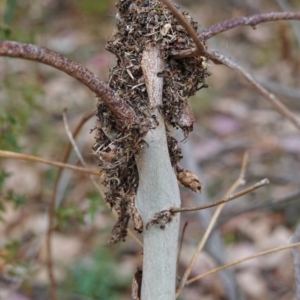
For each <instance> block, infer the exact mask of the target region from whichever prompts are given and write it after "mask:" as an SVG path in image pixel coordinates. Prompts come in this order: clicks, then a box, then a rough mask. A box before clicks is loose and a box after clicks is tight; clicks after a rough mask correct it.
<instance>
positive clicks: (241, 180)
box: [176, 153, 248, 298]
mask: <svg viewBox="0 0 300 300" xmlns="http://www.w3.org/2000/svg"><path fill="white" fill-rule="evenodd" d="M247 164H248V153H245V154H244V157H243V162H242V167H241V172H240V175H239V177H238V178H237V180H236V181H235V182H234V183H233V185H232V186H231V187H230V188H229V189H228V191H227V192H226V194H225V197H224V198H226V197H228V196H229V195H230V194H232V193H233V192H234V191H235V190H236V189H237V188H238V187H239V186H240V185H243V184H245V180H244V177H245V172H246V168H247ZM224 205H225V203H223V204H221V205H219V206H218V207H217V209H216V210H215V212H214V214H213V216H212V218H211V221H210V223H209V225H208V227H207V229H206V231H205V233H204V235H203V237H202V239H201V240H200V242H199V244H198V246H197V249H196V251H195V253H194V255H193V257H192V259H191V261H190V264H189V266H188V268H187V269H186V271H185V273H184V275H183V277H182V279H181V281H180V283H179V286H178V289H177V292H176V298H177V297H178V296H179V295H180V294H181V292H182V290H183V288H184V286H185V285H186V282H187V279H188V277H189V275H190V273H191V271H192V268H193V266H194V265H195V262H196V259H197V257H198V255H199V253H200V252H201V251H202V249H203V247H204V245H205V243H206V241H207V239H208V237H209V235H210V233H211V231H212V229H213V227H214V224H215V223H216V221H217V219H218V217H219V215H220V213H221V211H222V209H223V207H224Z"/></svg>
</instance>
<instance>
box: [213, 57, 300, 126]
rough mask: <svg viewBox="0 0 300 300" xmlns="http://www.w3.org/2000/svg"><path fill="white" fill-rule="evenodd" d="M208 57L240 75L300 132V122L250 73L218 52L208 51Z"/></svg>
mask: <svg viewBox="0 0 300 300" xmlns="http://www.w3.org/2000/svg"><path fill="white" fill-rule="evenodd" d="M208 56H209V58H211V59H212V60H214V61H218V62H219V63H220V64H223V65H225V66H227V67H229V68H230V69H233V70H234V71H236V72H237V73H238V74H239V75H241V76H242V77H243V78H245V79H246V80H247V81H248V82H249V83H250V84H251V85H252V86H253V87H254V88H255V89H256V90H257V91H258V92H259V93H260V94H261V95H262V96H263V97H264V98H265V99H266V100H267V101H268V102H269V103H270V104H271V105H272V106H273V107H274V108H275V109H276V110H277V112H279V113H280V114H281V115H282V116H284V117H286V118H287V119H288V120H290V121H291V122H292V123H293V124H294V125H295V126H296V127H297V128H298V129H299V130H300V121H299V120H298V118H297V117H296V116H295V115H294V114H293V113H292V111H290V110H289V108H288V107H287V106H285V105H284V104H283V103H282V102H281V101H280V100H279V99H278V98H277V97H276V96H275V95H274V94H272V93H271V92H269V91H268V90H267V89H265V88H264V87H263V86H262V85H261V84H259V83H258V82H257V81H256V80H255V79H254V78H253V77H252V76H251V75H250V74H249V73H248V72H246V71H245V70H244V69H243V68H242V67H241V66H239V65H238V64H237V63H235V62H234V61H233V60H231V59H230V58H228V57H226V56H224V55H222V54H220V53H218V52H216V51H208Z"/></svg>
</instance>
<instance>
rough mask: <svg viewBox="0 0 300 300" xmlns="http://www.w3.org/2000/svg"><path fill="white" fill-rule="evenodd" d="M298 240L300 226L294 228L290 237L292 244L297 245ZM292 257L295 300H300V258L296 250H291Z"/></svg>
mask: <svg viewBox="0 0 300 300" xmlns="http://www.w3.org/2000/svg"><path fill="white" fill-rule="evenodd" d="M299 240H300V225H298V226H297V227H296V230H295V233H294V235H293V237H292V242H294V243H299ZM292 255H293V263H294V270H295V281H296V293H297V300H300V257H299V252H298V250H297V249H296V248H293V249H292Z"/></svg>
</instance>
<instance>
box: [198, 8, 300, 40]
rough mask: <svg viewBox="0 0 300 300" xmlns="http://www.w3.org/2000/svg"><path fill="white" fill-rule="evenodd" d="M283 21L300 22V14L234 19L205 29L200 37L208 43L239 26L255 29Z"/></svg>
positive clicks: (274, 13)
mask: <svg viewBox="0 0 300 300" xmlns="http://www.w3.org/2000/svg"><path fill="white" fill-rule="evenodd" d="M283 20H300V12H296V13H294V12H270V13H264V14H256V15H252V16H248V17H240V18H232V19H228V20H226V21H223V22H220V23H217V24H215V25H212V26H210V27H208V28H206V29H204V30H203V31H201V32H200V34H199V35H198V36H199V38H200V39H201V40H204V41H206V40H208V39H210V38H212V37H213V36H215V35H217V34H219V33H221V32H224V31H227V30H230V29H233V28H235V27H238V26H251V27H252V28H253V29H255V26H256V25H258V24H260V23H265V22H272V21H283Z"/></svg>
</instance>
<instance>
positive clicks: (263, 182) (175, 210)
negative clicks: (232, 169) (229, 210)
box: [170, 178, 270, 213]
mask: <svg viewBox="0 0 300 300" xmlns="http://www.w3.org/2000/svg"><path fill="white" fill-rule="evenodd" d="M269 183H270V182H269V180H268V179H267V178H265V179H263V180H261V181H259V182H257V183H255V184H254V185H252V186H250V187H248V188H246V189H244V190H242V191H240V192H238V193H235V194H232V195H230V196H227V197H225V198H223V199H222V200H219V201H216V202H213V203H210V204H206V205H201V206H196V207H181V208H175V207H174V208H171V209H170V213H178V212H188V211H195V210H201V209H206V208H210V207H214V206H218V205H220V204H224V203H227V202H229V201H232V200H234V199H236V198H239V197H241V196H244V195H246V194H249V193H251V192H253V191H255V190H257V189H258V188H260V187H262V186H265V185H267V184H269Z"/></svg>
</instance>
